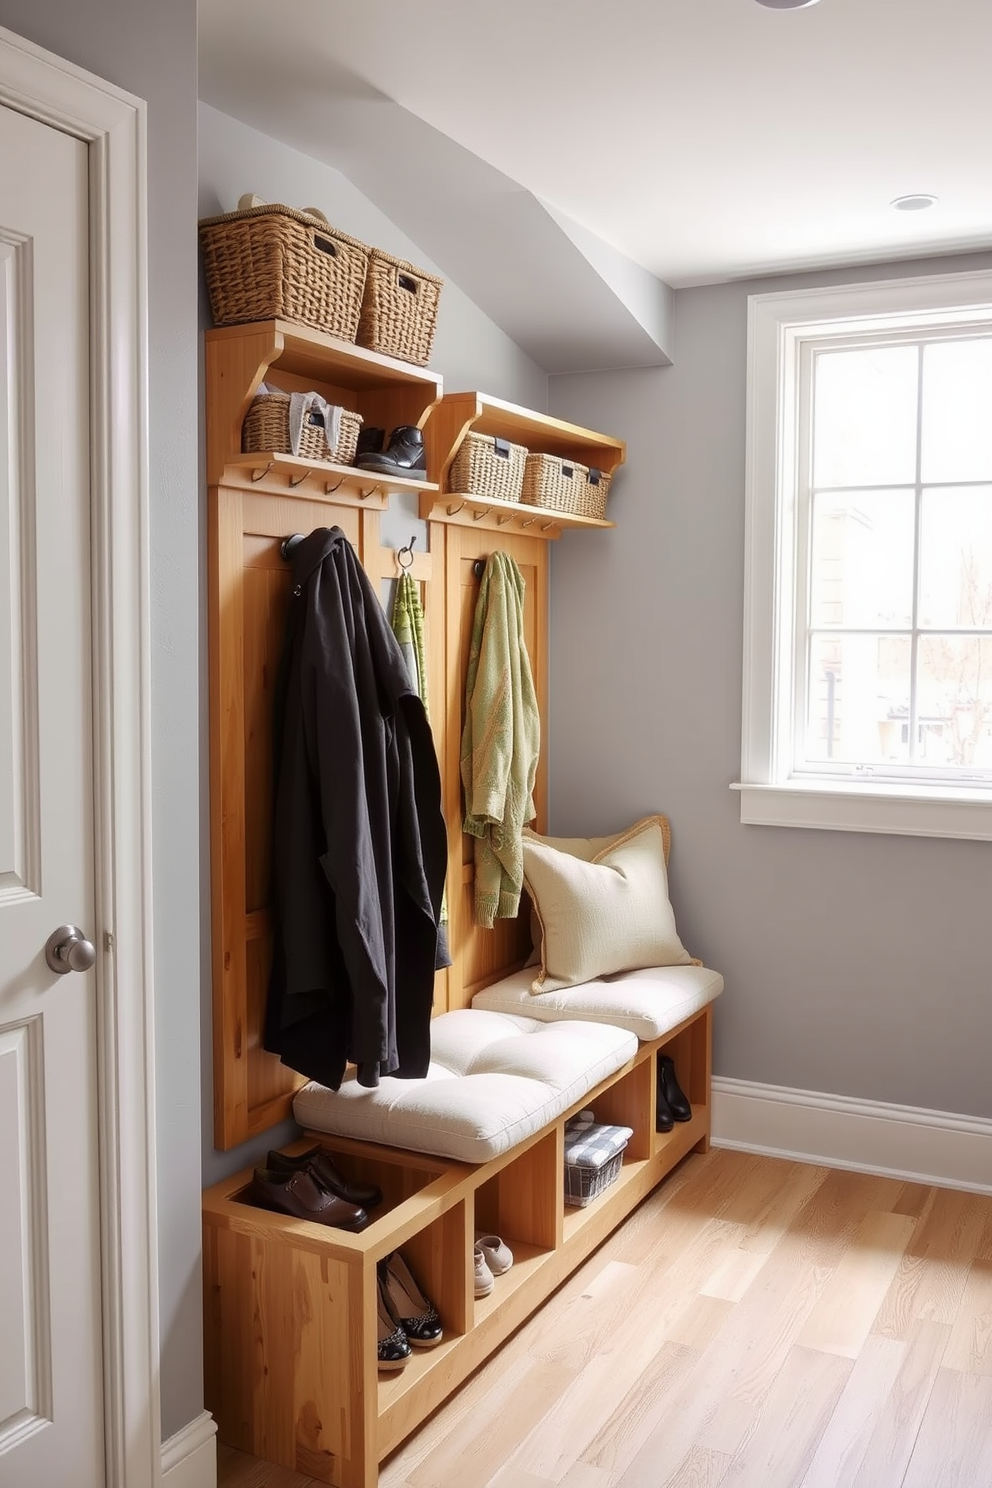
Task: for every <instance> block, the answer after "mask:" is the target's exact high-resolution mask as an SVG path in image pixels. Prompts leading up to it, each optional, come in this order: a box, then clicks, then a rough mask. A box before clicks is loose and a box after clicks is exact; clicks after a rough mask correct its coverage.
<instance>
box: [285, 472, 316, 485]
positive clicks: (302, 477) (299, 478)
mask: <svg viewBox="0 0 992 1488" xmlns="http://www.w3.org/2000/svg"><path fill="white" fill-rule="evenodd" d="M309 475H313V471H312V470H304V472H303V474H302V475H298V476H297V477H296V479H295V480H294V479H293V477H292V476H290V477H289V484H290V486H292V488H293V490H295V489H296V487H297V486H302V484H303V482H304V481H305V480H306V478H307V476H309Z"/></svg>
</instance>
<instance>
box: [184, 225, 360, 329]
mask: <svg viewBox="0 0 992 1488" xmlns="http://www.w3.org/2000/svg"><path fill="white" fill-rule="evenodd" d="M252 200H254V198H251V197H243V198H242V203H246V202H250V201H252ZM200 246H201V249H202V252H203V268H204V272H205V274H206V280H207V290H208V292H209V294H210V308H211V310H212V311H213V317H214V324H215V325H218V326H226V325H243V324H245V323H247V322H250V321H255V320H277V319H282V320H291V321H294V322H295V323H296V324H297V325H306V326H312V327H313V328H314V329H315V330H318V331H324V332H326V333H327V335H329V336H338V337H340V338H341V340H343V341H354V339H355V336H356V334H357V332H358V322H359V317H360V315H361V310H362V294H363V291H364V288H365V277H366V272H367V270H368V261H369V249H368V246H367V245H366V244H365V243H360V242H359V241H358V240H357V238H350V237H348V235H347V234H346V233H342V232H339V231H338V230H337V228H334V227H331V226H330V224H329V223H328V221H327V219H326V217H324V215H323V213H322V212H318V211H317V210H316V209H315V208H307V210H306V211H297V210H296V208H295V207H285V206H281V205H279V204H266V203H261V204H260V205H257V206H250V205H242V204H239V207H238V210H237V211H236V212H227V213H225V214H224V215H223V216H221V217H206V218H204V220H203V221H202V222H201V223H200Z"/></svg>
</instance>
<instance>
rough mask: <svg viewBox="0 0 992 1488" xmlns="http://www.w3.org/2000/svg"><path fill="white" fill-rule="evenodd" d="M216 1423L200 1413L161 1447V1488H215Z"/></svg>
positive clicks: (206, 1413) (208, 1416)
mask: <svg viewBox="0 0 992 1488" xmlns="http://www.w3.org/2000/svg"><path fill="white" fill-rule="evenodd" d="M216 1437H217V1422H216V1421H215V1420H214V1418H213V1416H211V1415H210V1413H209V1412H208V1411H201V1412H200V1414H199V1415H198V1416H196V1417H195V1419H194V1420H192V1421H190V1423H189V1425H188V1426H184V1427H183V1429H182V1430H181V1431H177V1432H176V1434H175V1436H170V1437H169V1439H168V1441H164V1442H163V1443H162V1488H217V1442H216Z"/></svg>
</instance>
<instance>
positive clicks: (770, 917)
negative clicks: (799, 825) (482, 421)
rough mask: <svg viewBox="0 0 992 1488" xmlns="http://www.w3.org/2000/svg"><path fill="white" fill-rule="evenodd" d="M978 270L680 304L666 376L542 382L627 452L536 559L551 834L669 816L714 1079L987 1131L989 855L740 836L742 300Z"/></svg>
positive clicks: (956, 262) (789, 835) (733, 289)
mask: <svg viewBox="0 0 992 1488" xmlns="http://www.w3.org/2000/svg"><path fill="white" fill-rule="evenodd" d="M990 262H992V256H990V255H984V256H979V255H972V256H969V257H967V258H964V257H961V258H957V259H937V260H930V261H929V262H928V263H925V264H921V263H900V264H897V265H891V266H888V268H885V267H882V268H864V267H862V268H859V269H856V270H849V271H843V272H835V273H831V274H821V275H805V276H802V277H790V278H785V277H783V278H779V279H775V280H763V281H761V282H760V283H759V282H752V283H736V284H726V285H719V286H713V287H707V288H701V289H690V290H681V291H679V292H677V293H676V295H675V361H674V365H673V366H672V367H667V368H659V369H656V370H647V371H629V372H616V373H601V374H588V375H575V376H567V377H556V378H553V379H552V380H551V391H550V401H551V411H552V412H553V413H556V414H558V415H559V416H560V417H563V418H568V419H572V420H574V421H576V422H578V423H582V424H587V425H589V426H591V427H593V428H599V429H602V430H604V431H606V432H609V433H611V434H615V435H619V436H620V437H622V438H625V439H626V440H627V441H628V465H627V467H626V468H625V469H624V470H623V471H622V473H621V475H620V476H619V477H618V479H617V481H616V486H615V490H614V491H613V493H611V497H610V512H609V515H610V516H611V517H612V518H613V519H614V520H615V521H616V523H617V527H616V530H615V531H613V532H610V533H593V534H585V533H583V534H579V533H567V534H566V535H565V536H564V537H563V538H562V539H561V541H560V542H559V543H557V544H555V546H554V549H553V554H552V625H551V678H552V697H551V710H550V723H551V729H550V732H551V757H550V775H551V780H552V782H553V787H552V810H551V818H552V828H553V830H555V831H557V832H562V833H573V832H574V833H602V832H608V831H611V830H613V829H615V828H619V827H622V826H624V825H626V824H628V823H629V822H631V821H633V820H635V819H636V817H638V816H639V815H641V814H643V813H646V812H650V811H658V810H661V811H665V812H667V813H668V814H669V816H670V817H671V821H672V837H673V850H672V865H671V879H672V895H673V903H674V905H675V908H676V913H677V915H678V921H679V929H680V933H681V935H682V938H683V940H684V941H685V943H686V945H687V946H688V947H689V948H690V949H691V951H692V952H693V954H695V955H698V956H701V957H702V958H703V959H704V960H705V962H706V963H707V964H708V965H711V966H714V967H716V968H717V969H718V970H720V971H721V972H722V973H723V975H724V977H725V979H726V991H725V994H724V996H723V997H722V999H721V1000H720V1002H719V1003H718V1004H717V1007H716V1043H715V1069H716V1073H717V1074H719V1075H724V1076H733V1077H735V1078H738V1079H742V1080H755V1081H760V1082H767V1083H770V1084H776V1085H784V1086H792V1087H797V1088H800V1089H808V1090H814V1091H827V1092H832V1093H837V1094H843V1095H848V1096H853V1097H858V1098H861V1099H872V1100H880V1101H891V1102H895V1103H898V1104H905V1105H911V1106H923V1107H928V1108H932V1109H936V1110H946V1111H956V1112H964V1113H967V1114H971V1115H976V1116H992V1080H990V1079H989V1072H988V1050H989V1048H990V1047H992V937H990V935H989V930H988V918H989V906H990V904H992V844H988V843H977V842H958V841H943V840H937V839H928V838H916V837H898V836H877V835H872V834H863V833H847V832H824V831H807V830H799V829H791V828H773V827H753V826H748V827H745V826H742V825H741V823H740V812H739V803H738V797H737V795H736V794H735V793H734V792H732V791H731V790H730V789H729V786H730V783H731V781H734V780H736V779H738V778H739V774H740V734H741V655H742V645H743V639H742V636H743V627H742V604H743V569H744V548H743V538H744V439H745V347H746V296H747V294H748V293H755V292H761V291H766V290H770V289H772V288H782V287H792V286H798V285H804V284H816V283H837V282H841V281H844V282H858V281H864V280H869V279H875V278H881V277H901V276H905V275H910V274H918V273H925V272H934V273H947V272H950V271H951V270H952V269H954V268H960V269H969V268H977V267H986V268H987V267H988V266H989V264H990Z"/></svg>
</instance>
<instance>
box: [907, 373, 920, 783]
mask: <svg viewBox="0 0 992 1488" xmlns="http://www.w3.org/2000/svg"><path fill="white" fill-rule="evenodd" d="M915 501H916V505H915V512H914V526H913V594H912V610H911V613H910V624H911V627H912V629H911V633H910V642H909V763H910V764H911V765H914V764H915V763H916V761H917V752H918V743H919V732H920V719H919V694H918V691H917V685H916V678H917V669H916V662H917V656H918V654H919V642H920V630H919V619H920V615H919V612H920V544H921V538H922V533H923V346H922V344H920V345H918V346H917V348H916V493H915Z"/></svg>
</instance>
